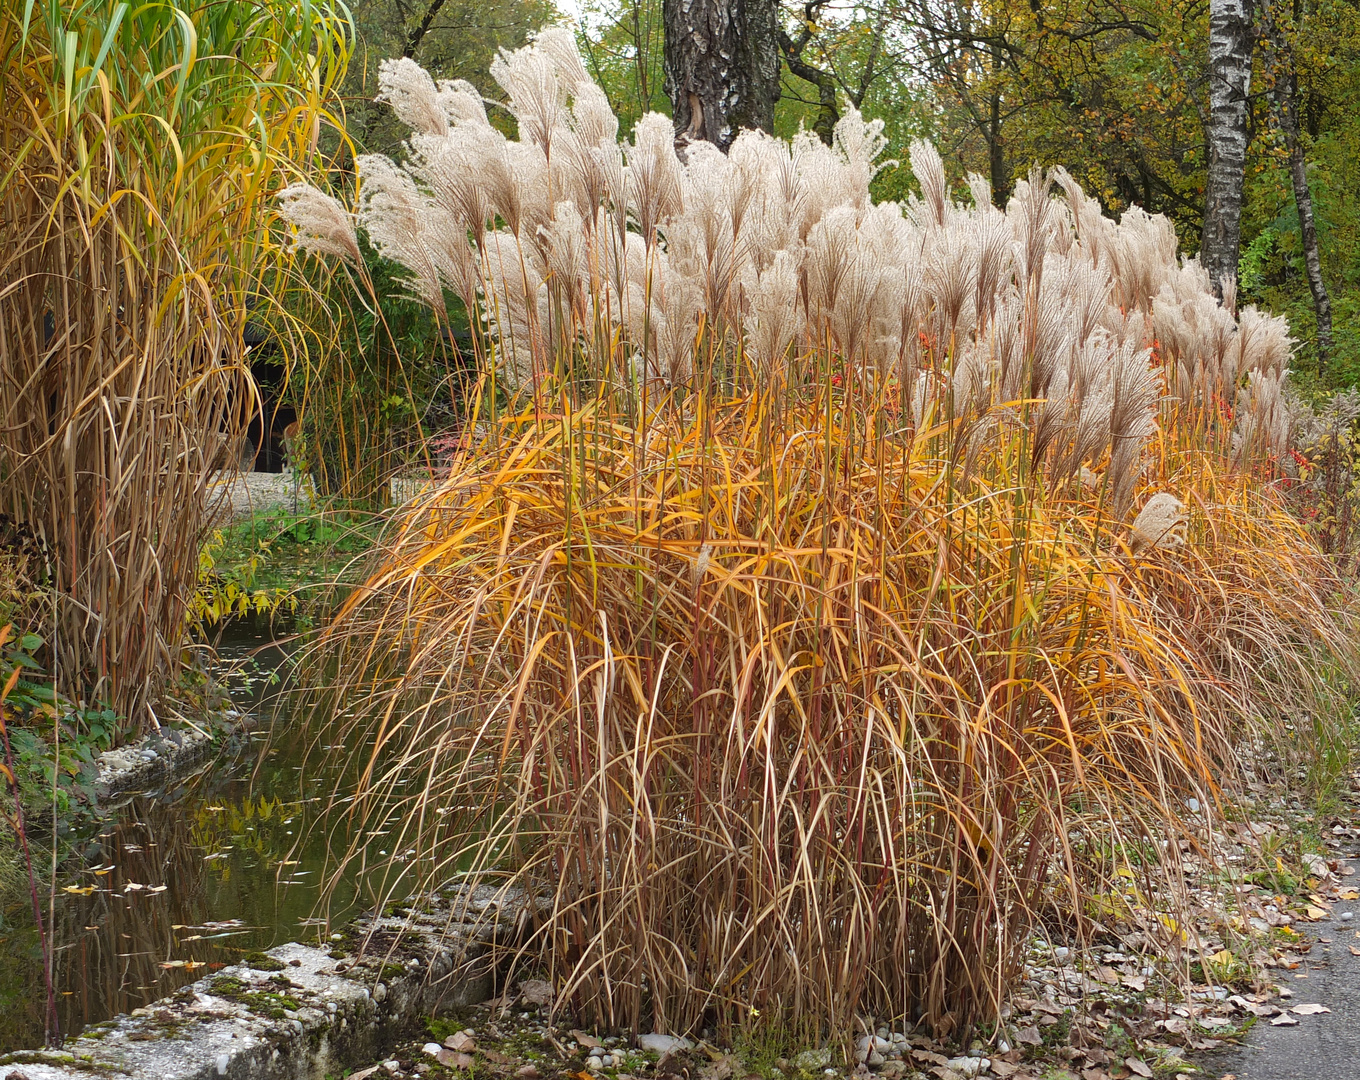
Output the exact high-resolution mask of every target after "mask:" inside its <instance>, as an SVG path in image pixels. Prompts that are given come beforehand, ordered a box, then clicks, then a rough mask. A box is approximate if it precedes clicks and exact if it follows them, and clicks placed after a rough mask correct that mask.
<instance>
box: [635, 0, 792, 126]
mask: <svg viewBox="0 0 1360 1080" xmlns="http://www.w3.org/2000/svg"><path fill="white" fill-rule="evenodd" d="M662 18H663V20H664V21H665V26H666V93H667V94H668V95H669V96H670V99H671V105H672V107H673V115H674V117H675V131H676V141H677V142H679V143H683V142H692V141H694V140H696V139H707V140H708V141H709V142H711V143H714V144H715V145H716V146H717V147H718V148H719V149H721V150H722V151H724V152H726V151H727V148H728V147H730V146H731V145H732V141H733V140H734V139H735V138H736V137H737V135H738V134H739V133H740V131H741V129H742V128H760V129H762V130H764V131H772V130H773V129H774V106H775V102H776V101H778V100H779V36H778V35H779V24H778V14H777V10H776V6H775V3H774V0H663V4H662Z"/></svg>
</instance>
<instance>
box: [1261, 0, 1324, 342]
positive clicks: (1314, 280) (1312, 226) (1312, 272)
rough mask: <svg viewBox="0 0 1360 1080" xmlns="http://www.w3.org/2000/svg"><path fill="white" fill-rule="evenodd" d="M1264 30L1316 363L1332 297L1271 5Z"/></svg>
mask: <svg viewBox="0 0 1360 1080" xmlns="http://www.w3.org/2000/svg"><path fill="white" fill-rule="evenodd" d="M1265 24H1266V33H1267V34H1268V35H1269V37H1270V44H1271V46H1272V47H1273V51H1274V54H1275V55H1274V60H1275V64H1276V70H1275V81H1274V86H1273V88H1272V96H1273V97H1274V99H1275V112H1276V116H1277V117H1278V119H1279V124H1280V132H1281V134H1282V135H1284V143H1285V148H1286V149H1287V150H1288V151H1289V178H1290V180H1292V181H1293V184H1294V205H1295V206H1296V207H1297V208H1298V211H1299V233H1300V235H1301V237H1302V239H1303V265H1304V267H1305V269H1306V271H1307V274H1308V289H1309V291H1310V292H1312V294H1313V311H1314V312H1315V314H1316V315H1317V351H1318V366H1319V367H1321V366H1322V365H1323V364H1325V363H1326V362H1327V358H1328V357H1329V356H1331V353H1332V298H1331V297H1330V296H1329V295H1328V293H1327V283H1326V282H1325V281H1323V280H1322V253H1321V251H1320V250H1319V248H1318V236H1317V223H1316V222H1315V220H1314V218H1313V193H1312V192H1311V191H1310V190H1309V188H1308V168H1307V162H1306V161H1305V160H1304V156H1303V137H1302V135H1301V134H1300V131H1299V99H1298V88H1297V75H1296V69H1295V67H1294V53H1293V50H1292V49H1291V48H1290V44H1289V39H1288V37H1287V35H1286V34H1285V30H1284V27H1283V26H1281V25H1280V23H1279V21H1278V17H1277V11H1276V10H1275V8H1274V6H1273V5H1272V6H1271V7H1270V8H1268V9H1267V11H1266V18H1265Z"/></svg>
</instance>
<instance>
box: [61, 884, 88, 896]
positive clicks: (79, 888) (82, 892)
mask: <svg viewBox="0 0 1360 1080" xmlns="http://www.w3.org/2000/svg"><path fill="white" fill-rule="evenodd" d="M94 890H95V886H93V885H67V886H64V887H63V888H62V890H61V891H62V892H68V893H74V894H75V895H76V896H89V895H90V893H92V892H94Z"/></svg>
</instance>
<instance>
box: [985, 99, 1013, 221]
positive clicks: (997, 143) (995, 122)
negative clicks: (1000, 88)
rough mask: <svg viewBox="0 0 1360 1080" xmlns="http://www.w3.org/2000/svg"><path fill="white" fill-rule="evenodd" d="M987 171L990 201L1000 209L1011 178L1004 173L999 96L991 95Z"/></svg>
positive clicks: (1004, 150)
mask: <svg viewBox="0 0 1360 1080" xmlns="http://www.w3.org/2000/svg"><path fill="white" fill-rule="evenodd" d="M987 171H988V172H989V173H990V174H991V180H992V201H993V202H994V203H996V205H997V206H999V207H1001V209H1003V210H1004V209H1005V208H1006V200H1007V199H1008V198H1010V193H1011V178H1010V175H1009V174H1008V173H1007V172H1006V148H1005V146H1003V145H1002V142H1001V96H1000V95H999V94H993V95H992V100H991V109H990V113H989V115H988V127H987Z"/></svg>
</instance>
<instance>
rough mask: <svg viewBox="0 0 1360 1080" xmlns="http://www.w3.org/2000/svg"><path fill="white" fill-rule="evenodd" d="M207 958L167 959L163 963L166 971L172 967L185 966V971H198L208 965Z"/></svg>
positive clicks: (162, 965)
mask: <svg viewBox="0 0 1360 1080" xmlns="http://www.w3.org/2000/svg"><path fill="white" fill-rule="evenodd" d="M207 966H208V962H207V961H206V960H166V961H165V962H163V963H162V964H161V967H163V968H164V969H165V970H166V971H169V970H170V969H171V968H183V969H184V970H185V971H197V970H198V969H199V968H201V967H207Z"/></svg>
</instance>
